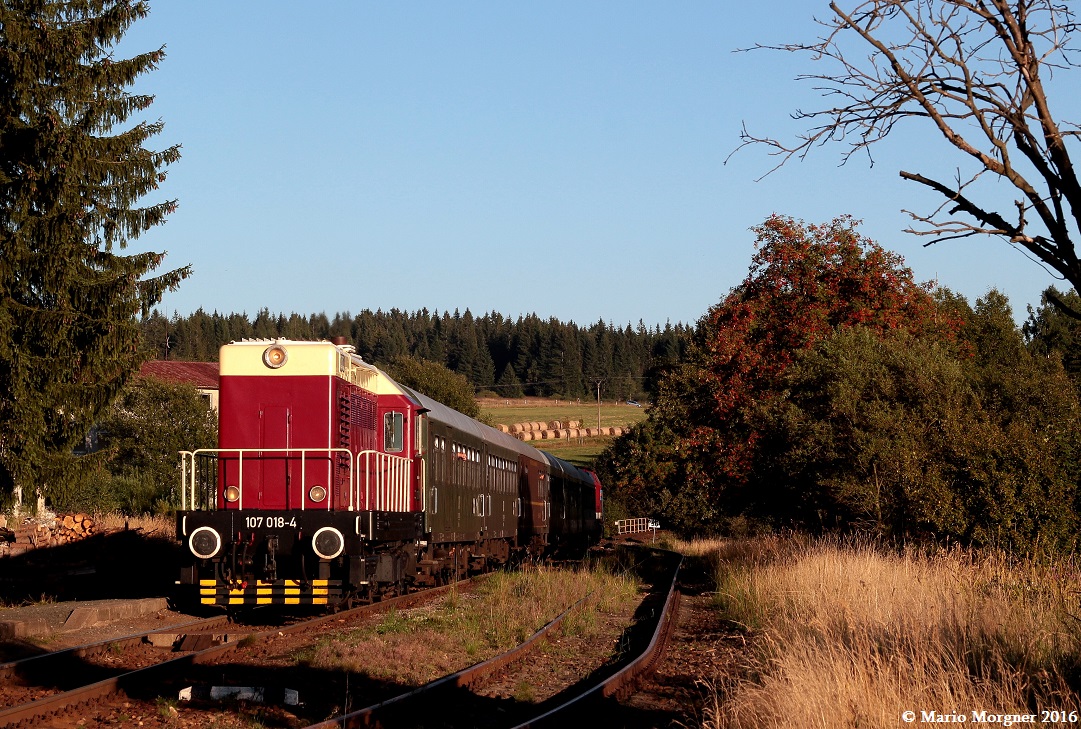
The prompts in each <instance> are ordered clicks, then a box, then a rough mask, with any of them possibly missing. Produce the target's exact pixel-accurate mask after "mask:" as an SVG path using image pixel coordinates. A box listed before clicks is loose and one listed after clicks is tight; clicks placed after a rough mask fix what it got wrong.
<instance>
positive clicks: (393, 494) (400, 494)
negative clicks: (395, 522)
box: [349, 451, 411, 511]
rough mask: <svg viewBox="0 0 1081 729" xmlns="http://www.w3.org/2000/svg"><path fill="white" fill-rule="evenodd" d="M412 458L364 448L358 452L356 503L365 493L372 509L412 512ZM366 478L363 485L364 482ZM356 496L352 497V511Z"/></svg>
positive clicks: (366, 501)
mask: <svg viewBox="0 0 1081 729" xmlns="http://www.w3.org/2000/svg"><path fill="white" fill-rule="evenodd" d="M410 463H411V462H410V460H409V459H408V458H402V457H401V456H394V455H391V454H389V453H380V452H379V451H361V452H360V453H358V454H357V468H356V474H357V478H356V488H355V490H354V492H355V494H356V504H357V506H358V507H359V505H360V503H361V502H360V495H361V493H363V494H364V502H363V503H364V504H365V505H366V508H367V509H368V510H369V511H409V470H410V469H409V465H410ZM362 480H363V482H364V483H363V484H362V483H361V481H362ZM353 504H354V498H353V495H352V494H350V496H349V510H350V511H352V510H353Z"/></svg>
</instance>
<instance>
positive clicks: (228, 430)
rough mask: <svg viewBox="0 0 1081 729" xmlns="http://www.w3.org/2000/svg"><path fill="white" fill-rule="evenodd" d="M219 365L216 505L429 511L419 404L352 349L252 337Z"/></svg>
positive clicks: (227, 350)
mask: <svg viewBox="0 0 1081 729" xmlns="http://www.w3.org/2000/svg"><path fill="white" fill-rule="evenodd" d="M220 361H221V380H220V387H221V394H220V398H221V400H220V403H221V405H220V421H219V444H220V445H219V454H220V456H221V459H220V467H219V474H218V477H219V479H220V482H221V485H222V488H221V489H219V490H218V494H219V497H218V498H219V503H218V508H223V509H230V508H232V509H274V510H279V509H286V510H288V509H301V510H304V509H339V510H340V509H344V510H357V511H365V510H380V511H420V510H421V509H422V507H423V505H422V503H421V501H422V498H423V497H422V494H421V491H420V485H421V484H420V470H421V469H420V468H416V467H415V466H416V465H417V461H416V460H415V459H416V456H417V455H418V449H417V445H418V444H417V442H416V438H415V436H414V426H415V423H416V412H417V410H418V405H417V403H416V402H414V401H413V400H412V399H411V398H410V397H409V396H408V395H407V394H406V393H405V392H404V391H403V390H402V389H401V388H400V387H399V386H398V385H397V383H395V382H394V381H393V380H391V379H390V378H388V377H387V376H386V375H384V374H383V373H382V372H381V371H380V370H378V369H376V368H374V367H372V366H370V365H368V364H366V363H364V362H363V361H362V360H361V359H360V358H359V357H357V356H355V355H354V354H352V352H351V348H350V347H345V346H338V345H335V344H332V343H330V342H293V341H281V340H279V341H274V342H267V341H265V340H263V341H246V342H238V343H234V344H232V345H229V346H226V347H222V349H221V360H220ZM279 454H280V455H279ZM245 456H247V457H248V458H247V462H246V463H245V462H243V460H244V457H245ZM229 497H235V499H234V500H232V501H230V500H229Z"/></svg>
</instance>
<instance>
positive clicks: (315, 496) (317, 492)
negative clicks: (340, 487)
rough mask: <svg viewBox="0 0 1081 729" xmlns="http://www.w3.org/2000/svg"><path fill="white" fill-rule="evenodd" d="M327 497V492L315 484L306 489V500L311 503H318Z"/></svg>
mask: <svg viewBox="0 0 1081 729" xmlns="http://www.w3.org/2000/svg"><path fill="white" fill-rule="evenodd" d="M326 497H327V490H326V488H324V487H323V486H320V485H319V484H316V485H315V486H312V487H311V488H310V489H308V498H309V499H311V500H312V501H314V502H316V503H319V502H320V501H322V500H323V499H325V498H326Z"/></svg>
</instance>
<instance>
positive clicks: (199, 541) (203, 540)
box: [188, 526, 221, 559]
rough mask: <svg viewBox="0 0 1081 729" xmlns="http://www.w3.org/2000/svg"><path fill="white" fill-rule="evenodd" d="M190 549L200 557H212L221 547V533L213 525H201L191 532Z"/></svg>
mask: <svg viewBox="0 0 1081 729" xmlns="http://www.w3.org/2000/svg"><path fill="white" fill-rule="evenodd" d="M188 549H190V550H191V553H192V554H194V555H195V556H196V557H198V558H199V559H210V558H211V557H213V556H214V555H215V554H217V553H218V551H219V550H220V549H221V535H220V534H218V532H217V531H215V530H214V529H213V528H211V527H208V526H203V527H199V528H198V529H196V530H195V531H193V532H192V533H191V539H189V540H188Z"/></svg>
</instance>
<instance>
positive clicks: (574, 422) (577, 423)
mask: <svg viewBox="0 0 1081 729" xmlns="http://www.w3.org/2000/svg"><path fill="white" fill-rule="evenodd" d="M567 427H568V428H581V427H582V421H581V420H568V421H567Z"/></svg>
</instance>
